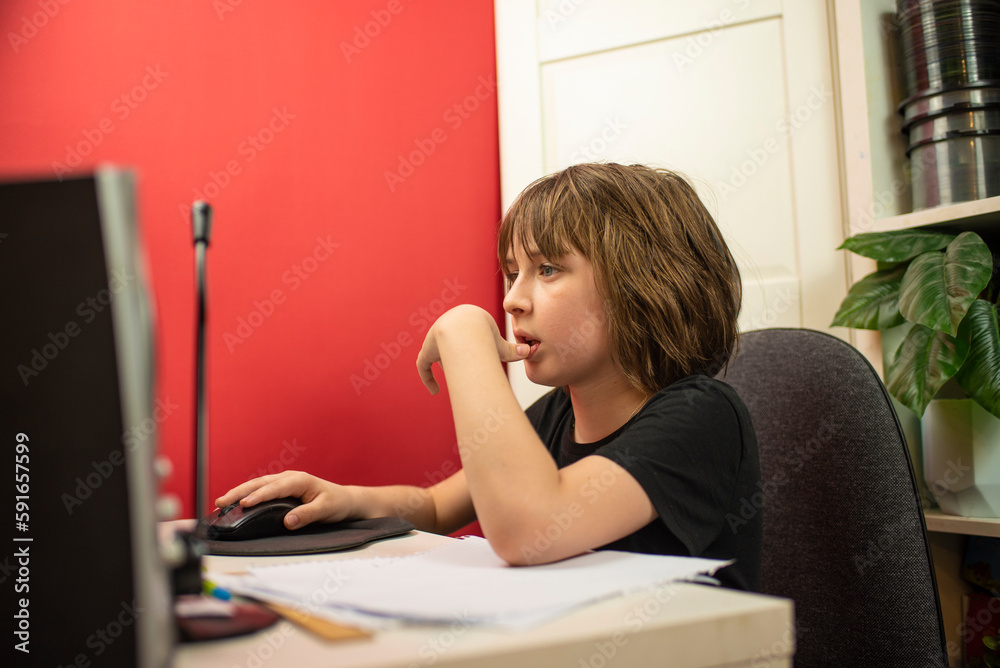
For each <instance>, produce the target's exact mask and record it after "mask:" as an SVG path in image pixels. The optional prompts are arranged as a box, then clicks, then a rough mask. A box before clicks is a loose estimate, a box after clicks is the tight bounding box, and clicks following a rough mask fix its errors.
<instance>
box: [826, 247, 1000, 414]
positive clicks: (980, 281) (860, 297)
mask: <svg viewBox="0 0 1000 668" xmlns="http://www.w3.org/2000/svg"><path fill="white" fill-rule="evenodd" d="M839 249H845V250H849V251H852V252H854V253H857V254H859V255H863V256H864V257H868V258H872V259H874V260H877V261H878V268H877V270H876V271H875V272H873V273H871V274H869V275H867V276H865V277H864V278H862V279H861V280H859V281H858V282H857V283H855V284H854V285H853V286H852V287H851V289H850V290H849V292H848V294H847V296H846V297H845V298H844V300H843V302H842V303H841V305H840V310H838V311H837V314H836V316H834V319H833V325H834V326H844V327H854V328H859V329H875V330H887V329H891V328H893V327H897V326H899V325H903V324H906V323H910V329H909V331H908V332H907V334H906V336H905V338H904V339H903V342H902V343H901V344H900V346H899V348H898V349H897V350H896V351H895V353H894V354H892V355H887V356H886V357H887V359H886V360H885V385H886V389H888V390H889V393H890V394H892V395H893V396H894V397H895V398H896V399H897V400H898V401H899V402H900V403H901V404H903V405H904V406H906V407H907V408H909V409H910V410H912V411H913V412H914V413H916V414H917V416H922V415H923V413H924V410H925V409H926V408H927V405H928V404H929V403H930V401H931V399H933V398H934V395H935V394H936V393H937V392H938V390H939V389H940V388H941V386H942V385H944V384H945V382H947V381H948V380H949V379H951V378H954V379H955V380H956V381H957V382H958V384H959V385H960V386H961V388H962V390H963V391H964V392H965V393H966V394H967V395H968V396H969V397H970V398H972V399H974V400H975V401H976V402H977V403H978V404H979V405H980V406H982V407H983V408H984V409H986V410H987V411H988V412H990V413H992V414H993V415H994V416H996V417H997V418H1000V328H998V324H997V322H998V306H997V299H998V294H1000V268H998V262H997V259H998V258H994V257H993V255H992V254H991V252H990V249H989V247H987V245H986V243H984V242H983V240H982V239H981V238H980V237H979V235H977V234H976V233H974V232H962V233H961V234H958V235H953V234H945V233H941V232H931V231H926V230H913V229H910V230H898V231H892V232H869V233H864V234H858V235H855V236H853V237H850V238H849V239H847V240H846V241H844V243H843V244H841V246H840V247H839Z"/></svg>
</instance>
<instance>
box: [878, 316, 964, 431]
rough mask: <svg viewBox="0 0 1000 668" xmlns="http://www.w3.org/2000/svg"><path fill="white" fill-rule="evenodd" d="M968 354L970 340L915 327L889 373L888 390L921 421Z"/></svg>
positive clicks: (900, 346)
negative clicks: (928, 405) (935, 397)
mask: <svg viewBox="0 0 1000 668" xmlns="http://www.w3.org/2000/svg"><path fill="white" fill-rule="evenodd" d="M963 333H964V332H963ZM968 354H969V342H968V339H964V340H963V339H962V337H958V338H956V337H953V336H951V335H949V334H946V333H945V332H935V331H933V330H931V329H928V328H927V327H924V326H923V325H914V326H913V327H912V328H911V329H910V331H909V332H908V333H907V334H906V338H904V339H903V342H902V343H901V344H900V345H899V350H897V351H896V355H895V357H894V359H893V361H892V366H891V367H890V368H888V369H887V370H886V378H885V386H886V389H887V390H889V393H890V394H891V395H892V396H894V397H896V399H898V400H899V402H900V403H901V404H903V405H904V406H906V407H907V408H909V409H910V410H911V411H913V412H914V413H916V414H917V416H918V417H920V416H922V415H923V414H924V409H926V408H927V404H929V403H930V402H931V399H933V398H934V395H935V394H937V391H938V390H939V389H941V386H942V385H944V383H945V381H947V380H948V379H949V378H951V377H952V376H954V375H955V374H956V373H957V372H958V370H959V369H960V368H961V366H962V364H963V363H964V362H965V359H966V357H967V356H968Z"/></svg>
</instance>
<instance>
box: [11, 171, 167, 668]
mask: <svg viewBox="0 0 1000 668" xmlns="http://www.w3.org/2000/svg"><path fill="white" fill-rule="evenodd" d="M0 286H2V290H0V300H2V301H0V356H2V359H3V363H2V364H0V377H2V380H0V424H2V427H3V428H2V431H0V438H2V439H3V441H4V442H3V447H2V448H0V452H2V453H3V455H2V457H3V458H4V459H5V460H6V461H5V462H4V463H3V468H4V469H6V470H7V471H8V472H12V473H13V474H14V475H13V476H10V475H9V474H8V476H7V480H8V482H7V486H6V487H5V488H4V490H3V492H4V493H3V498H4V499H5V501H3V502H2V503H0V509H2V511H3V513H4V514H5V515H6V520H5V522H4V524H5V525H6V526H8V527H9V528H8V540H7V542H6V545H5V546H4V548H3V550H4V554H3V562H2V563H0V583H2V584H0V587H2V588H3V589H4V594H3V596H2V598H3V600H4V601H7V603H6V604H5V605H6V606H7V607H6V609H5V610H4V613H3V615H2V619H3V620H4V621H3V629H2V631H3V637H5V638H6V641H5V645H6V648H5V651H9V652H10V655H11V658H12V660H11V661H9V662H5V663H4V665H18V666H19V665H32V666H42V665H46V666H60V665H63V666H78V665H109V666H139V667H141V668H147V667H159V666H165V665H167V664H168V663H169V661H170V655H171V650H172V648H173V645H174V631H173V611H172V605H171V597H170V591H169V586H168V576H167V569H166V567H165V565H164V563H163V560H162V557H161V554H160V550H159V546H158V542H157V536H156V516H155V503H156V475H155V473H154V457H155V449H156V433H155V432H156V430H155V424H156V421H155V415H154V413H153V380H154V379H153V353H154V351H153V335H152V333H153V330H152V322H151V321H152V318H151V315H152V312H151V307H150V302H149V299H148V295H147V292H146V273H145V268H144V263H143V255H142V254H141V252H140V244H139V239H138V230H137V226H136V215H135V198H134V184H133V178H132V176H131V174H130V173H129V172H127V171H123V170H117V169H101V170H98V171H97V172H96V173H95V174H93V175H91V176H87V177H83V178H73V179H65V180H61V181H55V180H20V181H17V182H6V183H0ZM23 650H27V651H26V652H25V651H23Z"/></svg>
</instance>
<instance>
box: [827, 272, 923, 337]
mask: <svg viewBox="0 0 1000 668" xmlns="http://www.w3.org/2000/svg"><path fill="white" fill-rule="evenodd" d="M905 273H906V267H905V266H897V267H895V268H894V269H888V270H882V271H876V272H873V273H871V274H868V275H867V276H865V277H864V278H862V279H861V280H860V281H858V282H857V283H855V284H854V285H852V286H851V289H850V290H849V291H848V292H847V296H846V297H844V301H842V302H841V303H840V310H838V311H837V314H836V315H835V316H833V323H831V327H854V328H856V329H889V328H890V327H895V326H896V325H901V324H903V322H905V319H904V318H903V316H902V315H900V314H899V285H900V283H902V281H903V275H904V274H905Z"/></svg>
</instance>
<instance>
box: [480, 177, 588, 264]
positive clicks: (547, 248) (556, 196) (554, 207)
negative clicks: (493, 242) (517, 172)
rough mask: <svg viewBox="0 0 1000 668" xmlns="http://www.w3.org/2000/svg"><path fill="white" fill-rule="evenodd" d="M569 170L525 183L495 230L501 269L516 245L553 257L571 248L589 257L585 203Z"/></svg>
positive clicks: (560, 255)
mask: <svg viewBox="0 0 1000 668" xmlns="http://www.w3.org/2000/svg"><path fill="white" fill-rule="evenodd" d="M568 171H569V170H566V171H564V172H560V173H558V174H554V175H551V176H546V177H543V178H541V179H539V180H537V181H535V182H534V183H532V184H531V185H530V186H528V187H527V188H526V189H525V190H524V191H523V192H522V193H521V194H520V195H518V197H517V199H516V200H514V203H513V204H511V205H510V208H509V209H508V210H507V213H506V214H505V215H504V217H503V219H502V220H501V221H500V229H499V230H498V232H497V259H498V260H499V261H500V266H501V268H503V267H505V266H506V264H507V258H508V256H509V254H510V253H511V252H512V251H513V250H514V247H515V246H517V247H519V248H521V249H524V250H525V251H529V250H534V249H537V250H538V251H539V252H540V253H541V254H542V255H544V256H545V257H547V258H549V259H552V260H555V259H558V258H560V257H562V256H563V255H565V254H566V253H569V252H570V251H571V250H572V249H573V248H576V249H577V250H578V251H579V252H580V253H581V254H583V255H584V256H585V257H588V258H589V256H590V248H591V244H590V243H588V240H587V238H586V236H587V235H586V233H585V230H586V229H587V227H588V226H587V225H585V224H584V212H585V210H586V209H585V208H584V203H583V201H582V200H583V198H582V197H581V196H580V193H579V191H578V190H577V189H576V187H575V184H574V183H573V180H572V178H571V176H570V175H569V174H568V173H567V172H568Z"/></svg>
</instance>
